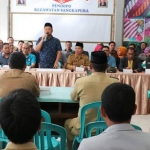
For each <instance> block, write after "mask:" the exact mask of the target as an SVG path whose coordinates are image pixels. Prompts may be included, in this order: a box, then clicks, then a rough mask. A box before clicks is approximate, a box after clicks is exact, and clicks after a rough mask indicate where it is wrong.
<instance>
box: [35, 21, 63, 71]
mask: <svg viewBox="0 0 150 150" xmlns="http://www.w3.org/2000/svg"><path fill="white" fill-rule="evenodd" d="M52 32H53V27H52V24H51V23H45V25H44V35H43V36H42V37H40V38H39V39H38V41H37V42H36V48H35V50H36V52H39V53H40V54H39V55H40V68H57V67H58V61H59V59H60V57H61V51H62V48H61V44H60V41H59V39H57V38H55V37H53V36H52Z"/></svg>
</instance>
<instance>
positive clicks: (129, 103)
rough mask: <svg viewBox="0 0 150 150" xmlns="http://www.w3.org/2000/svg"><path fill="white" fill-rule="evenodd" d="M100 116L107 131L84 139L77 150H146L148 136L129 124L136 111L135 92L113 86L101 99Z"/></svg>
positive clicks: (149, 136)
mask: <svg viewBox="0 0 150 150" xmlns="http://www.w3.org/2000/svg"><path fill="white" fill-rule="evenodd" d="M101 101H102V106H101V113H102V116H103V118H104V120H105V121H106V123H107V125H108V128H107V129H106V130H105V131H104V132H103V133H101V134H100V135H98V136H93V137H91V138H87V139H84V140H83V141H82V142H81V144H80V147H79V149H78V150H100V149H102V150H150V142H149V139H150V134H149V133H146V132H142V131H139V130H136V129H134V127H132V126H131V125H130V121H131V117H132V115H133V114H134V113H135V111H136V104H135V92H134V90H133V88H132V87H131V86H129V85H127V84H122V83H113V84H111V85H109V86H108V87H106V89H105V90H104V92H103V94H102V96H101Z"/></svg>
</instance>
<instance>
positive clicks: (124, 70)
mask: <svg viewBox="0 0 150 150" xmlns="http://www.w3.org/2000/svg"><path fill="white" fill-rule="evenodd" d="M123 73H133V70H132V69H123Z"/></svg>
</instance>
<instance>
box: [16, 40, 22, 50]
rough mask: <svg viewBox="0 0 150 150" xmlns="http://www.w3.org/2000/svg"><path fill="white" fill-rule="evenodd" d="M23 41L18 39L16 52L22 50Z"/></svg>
mask: <svg viewBox="0 0 150 150" xmlns="http://www.w3.org/2000/svg"><path fill="white" fill-rule="evenodd" d="M23 43H24V41H22V40H20V41H18V46H17V49H16V52H22V46H23Z"/></svg>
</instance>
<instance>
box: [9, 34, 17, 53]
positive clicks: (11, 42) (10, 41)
mask: <svg viewBox="0 0 150 150" xmlns="http://www.w3.org/2000/svg"><path fill="white" fill-rule="evenodd" d="M7 42H8V43H9V44H12V45H14V38H13V37H8V39H7ZM16 49H17V47H16V46H14V51H15V50H16Z"/></svg>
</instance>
